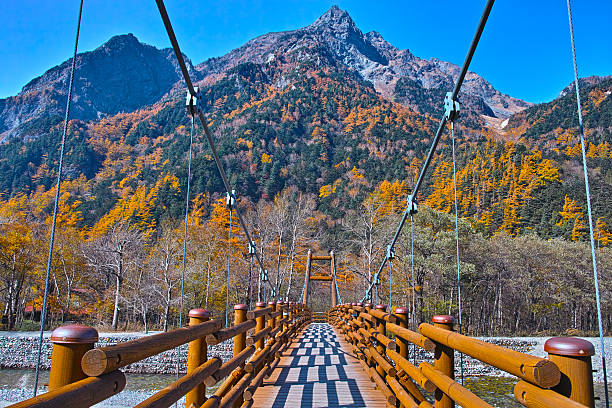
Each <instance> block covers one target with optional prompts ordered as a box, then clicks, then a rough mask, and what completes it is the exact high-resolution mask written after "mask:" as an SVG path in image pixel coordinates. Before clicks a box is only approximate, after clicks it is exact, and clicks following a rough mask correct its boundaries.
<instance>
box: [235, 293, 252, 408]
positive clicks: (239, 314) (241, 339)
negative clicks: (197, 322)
mask: <svg viewBox="0 0 612 408" xmlns="http://www.w3.org/2000/svg"><path fill="white" fill-rule="evenodd" d="M248 309H249V308H248V306H247V305H245V304H243V303H241V304H238V305H235V306H234V325H237V324H240V323H244V322H246V320H247V316H246V314H247V310H248ZM245 348H246V332H245V333H241V334H238V335H236V336H234V352H233V356H234V357H236V356H237V355H238V354H240V353H241V352H242V351H243V350H244V349H245ZM243 402H244V401H243V400H242V396H241V397H239V398H238V399H237V400H236V403H235V404H234V407H239V406H240V405H242V403H243Z"/></svg>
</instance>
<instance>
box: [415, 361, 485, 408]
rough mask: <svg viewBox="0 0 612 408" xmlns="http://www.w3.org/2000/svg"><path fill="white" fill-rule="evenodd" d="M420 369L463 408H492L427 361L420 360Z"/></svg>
mask: <svg viewBox="0 0 612 408" xmlns="http://www.w3.org/2000/svg"><path fill="white" fill-rule="evenodd" d="M419 368H420V369H421V371H423V374H425V376H426V377H427V378H429V379H430V380H431V381H432V382H433V383H434V384H435V385H436V387H438V389H440V390H441V391H442V392H443V393H444V394H446V395H448V396H449V397H450V398H451V399H452V400H453V401H456V402H457V403H459V405H461V406H462V407H464V408H493V406H491V405H489V404H487V403H486V402H485V401H483V400H481V399H480V398H478V397H477V396H476V395H475V394H473V393H472V392H471V391H470V390H468V389H467V388H464V387H463V386H461V384H459V383H458V382H456V381H455V380H453V379H452V378H450V377H448V376H446V375H444V374H442V373H441V372H439V371H438V370H436V369H435V368H434V366H432V365H431V364H429V363H427V362H422V363H421V364H420V365H419Z"/></svg>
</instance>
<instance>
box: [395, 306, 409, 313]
mask: <svg viewBox="0 0 612 408" xmlns="http://www.w3.org/2000/svg"><path fill="white" fill-rule="evenodd" d="M394 313H396V314H408V308H407V307H396V308H395V312H394Z"/></svg>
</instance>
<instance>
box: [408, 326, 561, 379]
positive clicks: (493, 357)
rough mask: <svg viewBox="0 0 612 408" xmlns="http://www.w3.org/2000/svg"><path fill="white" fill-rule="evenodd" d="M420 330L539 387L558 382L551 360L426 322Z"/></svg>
mask: <svg viewBox="0 0 612 408" xmlns="http://www.w3.org/2000/svg"><path fill="white" fill-rule="evenodd" d="M419 331H420V332H421V333H422V334H423V335H425V336H427V337H429V338H430V339H432V340H434V341H436V342H438V343H440V344H443V345H445V346H448V347H450V348H452V349H454V350H457V351H459V352H461V353H463V354H467V355H468V356H470V357H474V358H475V359H478V360H480V361H482V362H484V363H487V364H489V365H491V366H493V367H496V368H499V369H501V370H504V371H506V372H508V373H510V374H512V375H515V376H517V377H519V378H522V379H523V380H527V381H529V382H531V383H533V384H536V385H538V386H540V387H543V388H549V387H554V386H555V385H557V384H558V383H559V381H560V379H561V372H560V371H559V368H558V367H557V366H556V365H555V363H553V362H552V361H550V360H547V359H544V358H539V357H534V356H531V355H529V354H524V353H520V352H518V351H514V350H510V349H507V348H504V347H501V346H497V345H495V344H491V343H487V342H484V341H482V340H478V339H474V338H471V337H467V336H464V335H461V334H459V333H455V332H451V331H449V330H444V329H440V328H437V327H434V326H432V325H430V324H427V323H422V324H421V325H420V326H419Z"/></svg>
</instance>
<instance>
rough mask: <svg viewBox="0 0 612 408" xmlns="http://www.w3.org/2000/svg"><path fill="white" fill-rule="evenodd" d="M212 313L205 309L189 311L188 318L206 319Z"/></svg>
mask: <svg viewBox="0 0 612 408" xmlns="http://www.w3.org/2000/svg"><path fill="white" fill-rule="evenodd" d="M211 315H212V313H210V312H209V311H208V310H206V309H191V310H190V311H189V317H195V318H197V319H208V318H210V316H211Z"/></svg>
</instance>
